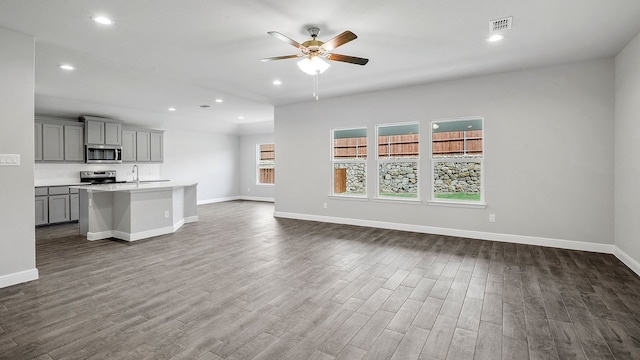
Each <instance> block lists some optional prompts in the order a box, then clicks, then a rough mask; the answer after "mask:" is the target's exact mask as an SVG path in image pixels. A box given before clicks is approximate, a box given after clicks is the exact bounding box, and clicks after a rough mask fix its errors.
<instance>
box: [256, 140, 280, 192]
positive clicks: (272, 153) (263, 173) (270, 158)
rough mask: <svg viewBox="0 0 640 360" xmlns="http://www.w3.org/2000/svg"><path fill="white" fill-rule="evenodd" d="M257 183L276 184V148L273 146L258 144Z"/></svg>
mask: <svg viewBox="0 0 640 360" xmlns="http://www.w3.org/2000/svg"><path fill="white" fill-rule="evenodd" d="M257 148H258V154H257V160H258V161H257V163H258V164H257V165H258V166H257V167H258V169H257V172H256V173H257V183H258V184H275V183H276V169H275V166H276V146H275V145H274V144H260V145H258V146H257Z"/></svg>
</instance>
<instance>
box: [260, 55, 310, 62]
mask: <svg viewBox="0 0 640 360" xmlns="http://www.w3.org/2000/svg"><path fill="white" fill-rule="evenodd" d="M302 56H304V54H298V55H284V56H274V57H268V58H264V59H260V61H273V60H284V59H293V58H298V57H302Z"/></svg>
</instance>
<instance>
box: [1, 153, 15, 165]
mask: <svg viewBox="0 0 640 360" xmlns="http://www.w3.org/2000/svg"><path fill="white" fill-rule="evenodd" d="M0 166H20V154H0Z"/></svg>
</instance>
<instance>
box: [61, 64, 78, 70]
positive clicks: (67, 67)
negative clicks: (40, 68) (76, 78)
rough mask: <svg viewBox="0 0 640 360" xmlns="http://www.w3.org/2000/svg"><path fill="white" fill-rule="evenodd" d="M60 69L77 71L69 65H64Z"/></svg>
mask: <svg viewBox="0 0 640 360" xmlns="http://www.w3.org/2000/svg"><path fill="white" fill-rule="evenodd" d="M58 67H59V68H60V69H62V70H69V71H71V70H75V68H74V67H73V66H71V65H69V64H62V65H59V66H58Z"/></svg>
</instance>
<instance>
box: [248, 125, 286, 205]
mask: <svg viewBox="0 0 640 360" xmlns="http://www.w3.org/2000/svg"><path fill="white" fill-rule="evenodd" d="M273 139H274V136H273V134H260V135H245V136H242V137H241V138H240V163H239V166H240V196H241V197H242V198H245V199H254V200H273V198H274V193H275V188H274V186H273V185H257V184H256V151H257V150H256V145H258V144H270V143H273ZM277 161H278V148H277V146H276V162H277ZM277 178H278V170H277V169H276V181H277Z"/></svg>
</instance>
